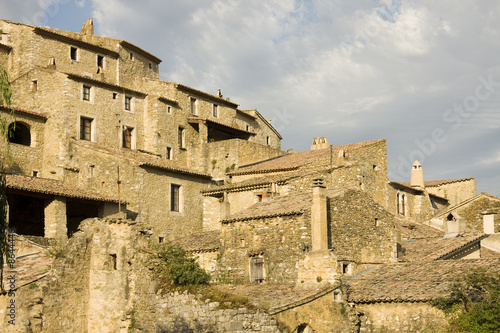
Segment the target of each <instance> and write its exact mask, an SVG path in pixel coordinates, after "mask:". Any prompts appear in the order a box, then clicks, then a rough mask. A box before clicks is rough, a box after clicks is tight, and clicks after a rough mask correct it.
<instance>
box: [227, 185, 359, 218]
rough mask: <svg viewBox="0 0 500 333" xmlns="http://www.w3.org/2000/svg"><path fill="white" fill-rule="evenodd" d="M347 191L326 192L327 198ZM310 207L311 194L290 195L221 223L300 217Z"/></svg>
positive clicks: (271, 200)
mask: <svg viewBox="0 0 500 333" xmlns="http://www.w3.org/2000/svg"><path fill="white" fill-rule="evenodd" d="M347 190H349V188H344V189H335V190H327V191H326V196H327V197H335V196H338V195H340V194H342V193H344V192H346V191H347ZM311 205H312V192H306V193H298V194H290V195H285V196H282V197H275V198H272V199H270V200H267V201H262V202H258V203H256V204H254V205H252V206H250V207H248V208H247V209H244V210H242V211H241V212H238V213H236V214H233V215H231V216H230V217H229V218H227V219H223V220H222V221H221V222H222V223H230V222H236V221H246V220H251V219H258V218H266V217H276V216H287V215H300V214H303V213H304V212H306V211H308V210H310V208H311Z"/></svg>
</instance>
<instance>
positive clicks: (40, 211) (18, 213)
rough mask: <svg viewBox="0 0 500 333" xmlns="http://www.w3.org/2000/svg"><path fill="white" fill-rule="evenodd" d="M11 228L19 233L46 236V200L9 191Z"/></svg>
mask: <svg viewBox="0 0 500 333" xmlns="http://www.w3.org/2000/svg"><path fill="white" fill-rule="evenodd" d="M7 200H8V202H9V228H10V229H14V230H16V233H17V234H19V235H30V236H41V237H43V236H44V233H45V223H44V217H45V213H44V210H45V200H44V199H41V198H34V197H28V196H24V195H17V194H10V193H7Z"/></svg>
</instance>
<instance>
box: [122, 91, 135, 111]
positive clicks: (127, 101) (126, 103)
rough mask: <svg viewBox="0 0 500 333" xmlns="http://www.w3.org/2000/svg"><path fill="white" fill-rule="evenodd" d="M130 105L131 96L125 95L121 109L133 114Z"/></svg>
mask: <svg viewBox="0 0 500 333" xmlns="http://www.w3.org/2000/svg"><path fill="white" fill-rule="evenodd" d="M132 103H133V101H132V96H129V95H125V96H124V100H123V109H124V110H125V111H128V112H134V110H133V106H132Z"/></svg>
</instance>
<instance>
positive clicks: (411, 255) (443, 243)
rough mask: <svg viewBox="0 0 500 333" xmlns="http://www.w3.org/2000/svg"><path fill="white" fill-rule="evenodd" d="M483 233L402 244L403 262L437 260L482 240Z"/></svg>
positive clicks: (415, 240) (433, 238) (416, 240)
mask: <svg viewBox="0 0 500 333" xmlns="http://www.w3.org/2000/svg"><path fill="white" fill-rule="evenodd" d="M484 236H485V234H483V233H463V234H459V235H457V236H455V237H447V238H443V237H432V238H421V239H413V240H411V241H406V242H402V244H401V246H402V249H403V251H402V252H403V255H402V257H401V260H403V261H418V260H438V259H439V258H442V257H444V256H446V255H448V254H450V253H452V252H455V251H457V250H459V249H461V248H462V247H464V246H467V245H469V244H471V243H473V242H477V241H479V240H480V239H481V238H483V237H484Z"/></svg>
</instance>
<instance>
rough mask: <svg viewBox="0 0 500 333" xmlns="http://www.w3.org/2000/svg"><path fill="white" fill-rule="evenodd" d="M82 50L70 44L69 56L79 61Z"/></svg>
mask: <svg viewBox="0 0 500 333" xmlns="http://www.w3.org/2000/svg"><path fill="white" fill-rule="evenodd" d="M79 53H80V52H78V48H77V47H74V46H70V48H69V58H70V59H71V60H72V61H78V58H79V57H78V54H79Z"/></svg>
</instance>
